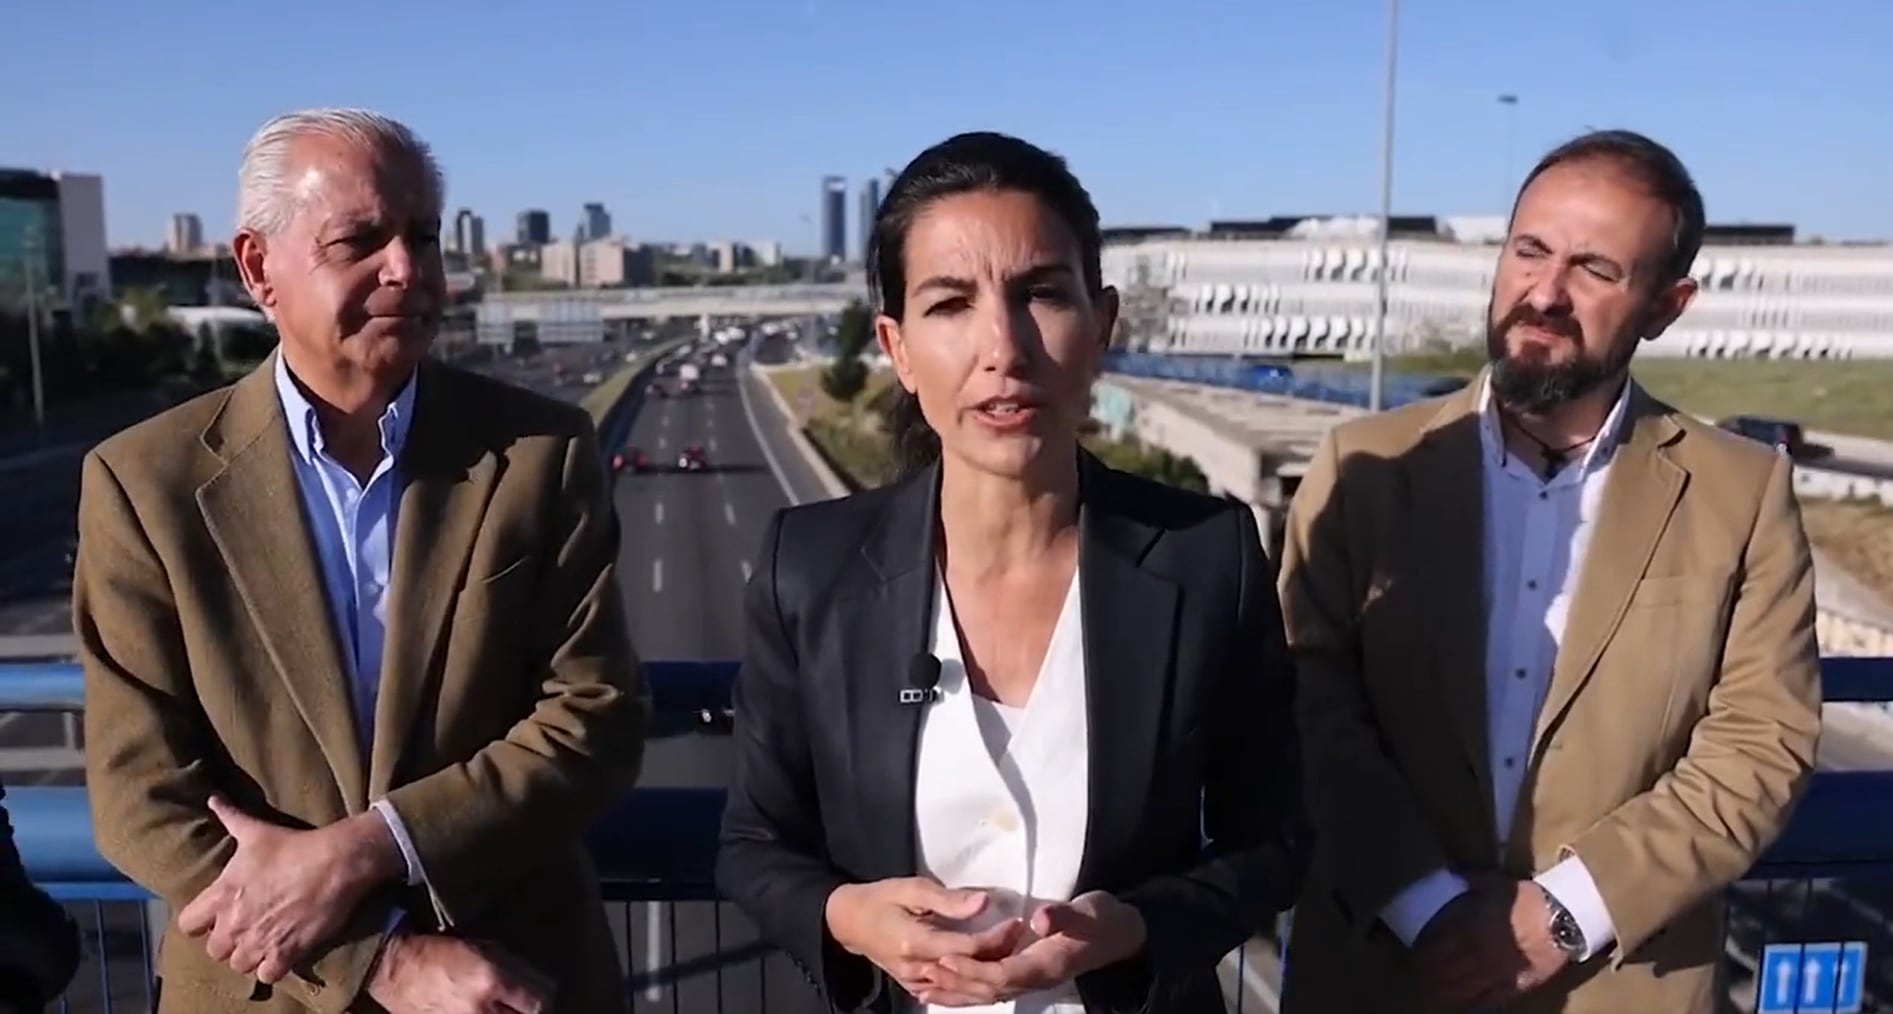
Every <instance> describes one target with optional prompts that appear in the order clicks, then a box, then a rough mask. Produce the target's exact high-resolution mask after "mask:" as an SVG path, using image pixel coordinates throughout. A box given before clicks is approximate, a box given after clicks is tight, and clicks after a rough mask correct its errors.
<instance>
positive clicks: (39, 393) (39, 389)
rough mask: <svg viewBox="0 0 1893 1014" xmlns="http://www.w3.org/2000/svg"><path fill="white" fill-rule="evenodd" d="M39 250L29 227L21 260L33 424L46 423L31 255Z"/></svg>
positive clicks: (36, 239)
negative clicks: (23, 278) (24, 284)
mask: <svg viewBox="0 0 1893 1014" xmlns="http://www.w3.org/2000/svg"><path fill="white" fill-rule="evenodd" d="M38 250H39V235H38V232H37V230H32V229H29V230H27V233H26V242H25V244H24V251H23V252H24V253H25V256H24V257H22V258H21V262H22V263H23V264H24V265H25V272H26V349H27V355H28V356H29V357H30V358H31V361H32V365H33V425H34V426H38V427H41V428H44V427H45V425H46V381H45V379H44V377H45V374H44V371H43V369H42V367H41V366H40V359H39V279H38V278H37V277H35V276H34V274H33V256H34V254H35V253H36V252H37V251H38Z"/></svg>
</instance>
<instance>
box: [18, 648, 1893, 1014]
mask: <svg viewBox="0 0 1893 1014" xmlns="http://www.w3.org/2000/svg"><path fill="white" fill-rule="evenodd" d="M735 669H736V666H735V664H734V663H727V662H705V663H694V662H653V663H647V664H646V666H645V677H646V680H647V683H648V685H649V686H650V688H651V697H652V702H653V705H654V709H653V710H654V713H655V715H656V720H655V722H654V725H653V728H652V737H653V739H654V740H655V739H660V738H665V737H670V736H675V735H679V734H690V733H694V732H697V731H701V730H708V729H715V728H717V727H719V725H720V722H721V720H722V718H723V717H724V716H725V715H726V714H727V709H728V707H729V701H730V685H731V682H732V681H733V678H734V676H735ZM1822 680H1823V686H1824V696H1825V698H1826V699H1827V700H1828V701H1829V702H1835V703H1839V702H1884V701H1888V700H1893V659H1878V658H1830V659H1826V660H1824V661H1823V664H1822ZM83 698H84V693H83V686H82V680H81V677H80V673H79V670H78V668H77V667H76V666H72V665H65V664H31V665H11V666H0V714H4V713H8V712H29V713H31V712H68V711H72V710H77V709H78V708H80V707H82V706H83V703H84V700H83ZM8 793H9V794H8V808H9V810H10V811H11V812H12V816H13V824H14V827H15V832H16V836H17V844H18V845H19V848H20V852H21V855H22V858H23V859H24V860H25V862H26V867H27V871H28V873H29V875H31V876H32V877H33V879H34V881H35V882H36V883H38V884H40V885H41V886H42V887H43V888H44V889H46V890H47V891H48V892H49V893H50V894H52V895H53V896H54V897H56V898H58V899H59V900H61V901H63V902H66V903H68V904H69V905H70V906H72V907H73V908H74V911H75V915H76V916H78V918H79V919H80V922H81V925H82V927H83V928H84V929H85V931H86V934H87V936H88V939H89V951H90V953H91V954H92V955H93V957H92V958H91V960H89V962H88V965H87V968H86V969H85V970H83V971H82V972H81V975H80V978H79V979H78V980H76V981H75V982H74V985H73V988H72V990H71V991H70V992H69V994H68V997H67V999H66V1001H65V1002H64V1003H63V1004H62V1007H61V1009H62V1010H73V1011H95V1010H97V1011H112V1010H114V1009H115V1007H123V1008H125V1009H141V1008H138V1007H136V1006H135V1004H133V1003H132V1002H130V999H129V998H134V997H140V996H144V997H147V998H148V995H149V994H148V988H149V985H150V982H151V974H152V969H151V965H150V955H151V953H152V951H151V945H152V942H153V937H152V934H153V932H154V930H153V928H152V927H153V925H154V920H152V919H150V918H148V917H147V916H146V914H145V913H144V908H145V904H146V903H147V902H148V901H149V900H150V899H149V896H148V895H147V894H146V893H145V892H144V891H143V890H142V889H140V888H138V887H137V886H136V885H134V884H132V883H130V882H129V881H128V880H127V879H126V878H125V877H124V876H123V875H121V874H120V873H119V872H118V871H117V870H115V869H113V868H112V866H111V865H110V864H109V863H107V862H106V861H105V860H104V858H103V857H101V856H100V855H99V853H98V850H97V848H96V847H95V846H94V844H93V838H92V826H91V817H90V813H89V811H88V809H87V805H86V800H85V790H84V789H83V788H70V787H35V786H20V787H10V788H9V790H8ZM722 809H723V793H722V790H720V789H692V788H645V789H639V790H636V791H634V792H633V793H631V794H630V796H629V797H628V798H627V799H626V800H625V802H624V803H623V804H622V805H621V806H619V807H618V808H617V809H616V810H615V811H613V812H612V813H611V814H609V815H608V816H607V817H606V818H605V819H603V820H602V821H600V822H599V823H598V825H597V826H596V827H594V828H593V829H592V832H591V834H590V836H589V844H590V846H591V850H592V853H593V855H594V857H595V859H596V861H597V864H598V868H599V872H600V875H601V878H602V880H603V883H604V895H605V898H606V900H607V901H609V902H612V903H613V904H614V905H618V906H622V908H621V909H620V910H619V911H618V912H614V917H613V922H614V924H616V925H617V927H618V929H619V936H620V939H621V943H622V944H623V951H624V953H623V954H622V955H621V958H622V959H623V960H624V963H625V967H626V968H627V969H628V970H629V972H630V975H631V981H632V988H633V991H634V993H636V995H637V997H638V1000H639V1004H638V1009H639V1010H671V1011H674V1012H675V1011H699V1010H701V1011H712V1012H714V1011H722V1010H741V1011H750V1010H758V1011H760V1010H766V1009H767V1008H768V1005H769V1004H770V1003H771V1002H772V999H773V1001H774V1002H777V1003H778V1004H780V1003H781V1002H783V1001H785V1000H787V999H788V998H790V997H791V996H793V995H794V994H795V993H797V992H799V991H800V990H801V989H803V988H804V987H803V986H802V980H801V978H800V976H799V974H797V973H796V972H795V970H794V969H793V968H783V967H780V966H783V965H786V964H787V962H786V960H784V959H781V958H780V957H774V956H772V953H771V949H770V948H769V947H768V946H767V945H766V944H764V943H763V942H761V941H760V940H758V939H757V938H756V934H755V930H754V928H753V927H752V926H750V925H749V923H748V921H747V920H746V919H744V918H743V917H742V916H741V915H740V914H739V913H737V912H736V911H735V910H734V909H732V908H730V907H729V906H727V905H723V904H720V903H718V901H717V896H716V891H715V885H714V865H715V857H716V839H717V825H718V822H719V819H720V817H721V813H722ZM1730 894H1731V898H1730V900H1731V906H1730V908H1731V919H1730V927H1729V948H1728V950H1729V956H1730V959H1731V964H1732V965H1733V966H1734V967H1733V968H1732V972H1733V973H1734V974H1733V976H1732V979H1733V980H1734V981H1736V982H1737V984H1738V985H1737V992H1738V993H1741V992H1744V991H1745V992H1746V994H1747V995H1748V996H1749V997H1750V998H1751V1000H1752V998H1753V997H1754V995H1755V991H1756V989H1757V988H1758V984H1757V983H1756V982H1755V980H1754V976H1756V975H1757V967H1758V966H1759V965H1760V964H1761V963H1762V961H1763V960H1764V958H1763V956H1764V954H1775V953H1777V952H1776V951H1769V950H1768V949H1769V948H1771V947H1775V948H1777V949H1778V948H1779V947H1780V946H1782V945H1790V946H1800V945H1804V944H1811V943H1820V942H1835V943H1847V942H1861V943H1864V944H1865V950H1866V957H1867V962H1866V964H1867V968H1866V970H1865V975H1864V985H1863V997H1864V999H1865V1000H1866V1001H1867V1004H1866V1006H1865V1007H1863V1008H1862V1009H1867V1010H1872V1009H1876V1008H1875V1007H1874V1006H1873V1002H1874V1001H1879V1002H1888V1001H1893V961H1889V960H1888V959H1889V957H1893V772H1889V771H1823V772H1821V773H1819V774H1817V775H1816V776H1815V778H1814V781H1813V784H1812V786H1811V788H1810V789H1809V791H1808V793H1807V795H1806V797H1805V798H1804V799H1803V801H1802V803H1801V805H1800V806H1799V808H1798V809H1797V810H1796V812H1795V814H1794V817H1793V819H1792V821H1791V822H1790V824H1789V826H1788V828H1787V830H1786V831H1785V832H1784V833H1783V834H1782V836H1781V838H1780V839H1779V840H1778V841H1777V842H1776V843H1775V845H1774V846H1773V847H1772V848H1771V849H1770V850H1769V851H1768V853H1767V854H1766V855H1765V856H1764V857H1763V858H1762V860H1761V861H1760V862H1759V863H1757V864H1756V866H1755V867H1754V869H1753V870H1751V871H1750V873H1749V875H1748V877H1747V878H1745V880H1744V882H1743V883H1742V884H1739V885H1737V886H1736V888H1734V889H1733V890H1732V891H1731V892H1730ZM1810 953H1813V952H1810ZM1243 960H1247V959H1246V952H1240V953H1239V955H1238V956H1236V958H1235V962H1236V963H1232V965H1231V966H1230V967H1231V970H1232V971H1233V976H1234V980H1235V982H1236V983H1237V984H1238V985H1237V987H1236V989H1235V990H1233V991H1232V995H1234V996H1236V997H1242V996H1243V995H1244V994H1245V991H1244V990H1243V989H1242V988H1241V986H1240V984H1241V983H1242V982H1243V972H1244V971H1245V970H1246V969H1245V967H1244V966H1243V965H1241V964H1240V963H1239V962H1240V961H1243ZM772 962H773V967H772V964H771V963H772ZM1736 1006H1737V1007H1739V1008H1740V1009H1752V1008H1748V1007H1747V1006H1746V1005H1736ZM1762 1009H1764V1010H1766V1009H1768V1008H1766V1007H1764V1008H1762ZM1790 1009H1793V1008H1790ZM1822 1009H1832V1008H1831V1007H1828V1008H1822Z"/></svg>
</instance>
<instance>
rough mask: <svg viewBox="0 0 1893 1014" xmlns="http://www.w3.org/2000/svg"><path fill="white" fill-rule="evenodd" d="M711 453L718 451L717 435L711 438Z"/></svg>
mask: <svg viewBox="0 0 1893 1014" xmlns="http://www.w3.org/2000/svg"><path fill="white" fill-rule="evenodd" d="M710 453H712V454H715V453H716V438H715V437H711V438H710Z"/></svg>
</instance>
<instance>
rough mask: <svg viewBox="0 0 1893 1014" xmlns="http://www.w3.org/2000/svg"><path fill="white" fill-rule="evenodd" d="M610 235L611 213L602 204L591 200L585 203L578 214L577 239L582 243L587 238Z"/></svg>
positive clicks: (601, 237)
mask: <svg viewBox="0 0 1893 1014" xmlns="http://www.w3.org/2000/svg"><path fill="white" fill-rule="evenodd" d="M609 235H611V214H610V213H609V212H607V211H606V210H605V206H604V205H603V204H599V203H598V202H596V201H593V202H591V203H589V204H587V205H585V209H584V210H583V211H581V212H579V216H578V239H579V242H581V243H583V242H586V241H588V240H594V239H604V238H605V237H606V236H609Z"/></svg>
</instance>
